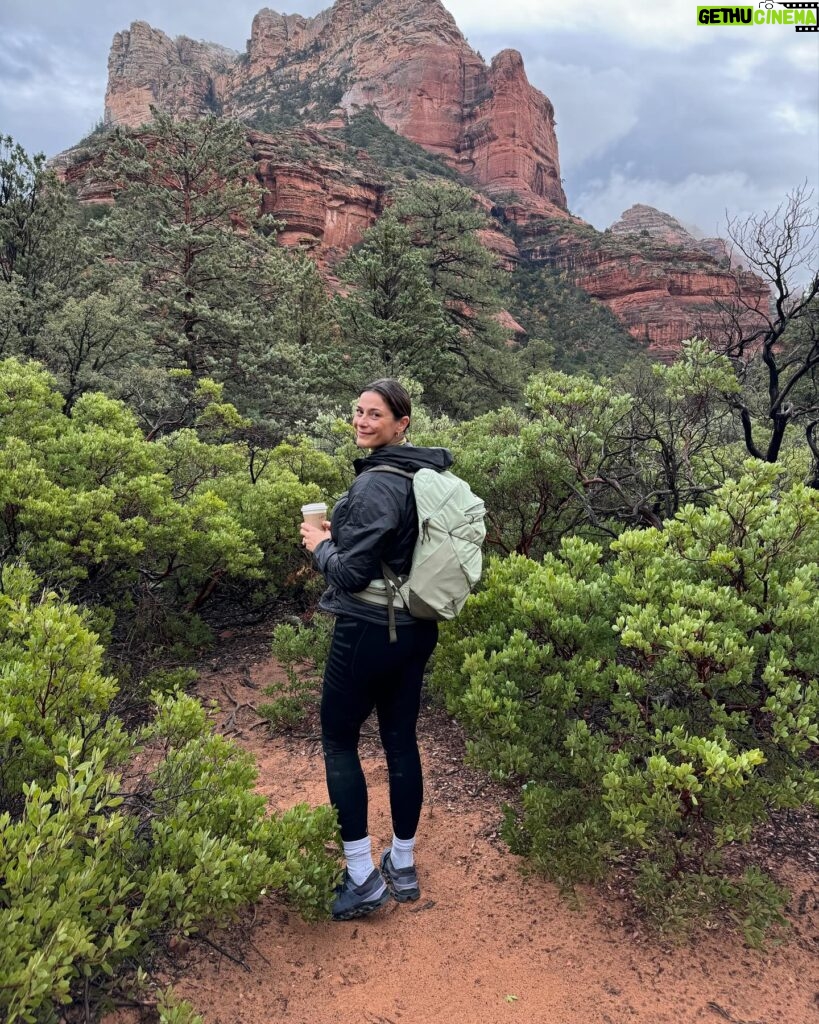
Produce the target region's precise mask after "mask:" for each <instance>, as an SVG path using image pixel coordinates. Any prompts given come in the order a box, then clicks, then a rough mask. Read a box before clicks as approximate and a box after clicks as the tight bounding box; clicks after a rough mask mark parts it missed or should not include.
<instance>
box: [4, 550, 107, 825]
mask: <svg viewBox="0 0 819 1024" xmlns="http://www.w3.org/2000/svg"><path fill="white" fill-rule="evenodd" d="M103 654H104V652H103V649H102V647H101V646H100V645H99V643H98V642H97V637H96V636H95V635H94V634H93V633H92V632H91V631H90V630H89V629H88V625H87V621H86V616H84V615H83V614H82V613H81V612H79V611H77V610H76V609H74V608H71V607H70V606H67V605H66V604H65V602H61V601H60V600H59V599H58V598H57V595H56V594H54V593H46V594H43V595H41V596H40V595H39V586H38V581H37V578H36V577H35V576H34V574H33V573H32V572H31V571H30V570H29V569H28V568H27V567H25V566H24V565H19V566H6V567H5V568H4V569H2V571H1V572H0V664H2V670H0V807H3V806H5V807H9V808H15V807H17V806H18V804H19V801H20V800H21V798H22V796H23V793H24V790H25V787H26V784H30V783H32V782H37V783H38V784H39V785H41V786H44V787H46V788H48V786H50V785H51V783H52V782H53V780H54V775H55V757H64V756H66V754H67V752H68V747H69V745H70V744H71V743H74V742H77V740H78V738H79V742H80V744H81V752H82V754H83V756H84V757H88V756H90V755H91V754H92V752H94V751H96V750H104V751H105V753H106V757H107V758H108V759H109V763H112V762H116V761H122V760H123V758H124V756H125V753H126V750H127V737H126V736H125V735H124V734H123V732H122V729H121V727H120V725H119V723H118V722H117V721H115V720H111V721H106V713H107V711H108V707H109V705H110V703H111V700H112V698H113V696H114V694H115V693H116V689H117V685H116V681H115V680H114V679H112V678H111V677H110V676H106V675H103V673H102V659H103Z"/></svg>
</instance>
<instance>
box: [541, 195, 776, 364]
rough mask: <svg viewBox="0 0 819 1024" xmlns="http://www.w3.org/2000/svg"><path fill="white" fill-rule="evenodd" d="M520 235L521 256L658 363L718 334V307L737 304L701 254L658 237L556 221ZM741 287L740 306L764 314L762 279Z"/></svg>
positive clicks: (720, 273)
mask: <svg viewBox="0 0 819 1024" xmlns="http://www.w3.org/2000/svg"><path fill="white" fill-rule="evenodd" d="M662 216H667V215H662ZM669 219H671V220H673V218H669ZM523 230H524V234H526V235H527V238H526V239H525V240H524V241H522V243H521V253H522V255H523V256H524V257H526V258H528V259H532V260H534V261H535V262H538V263H546V264H548V265H549V266H552V267H554V268H555V269H557V270H562V271H565V272H566V274H567V276H568V277H569V279H570V280H571V282H572V283H573V284H575V285H576V286H577V287H579V288H582V289H583V290H584V291H586V292H588V294H589V295H591V296H593V297H594V298H596V299H599V300H600V301H601V302H603V303H604V304H605V305H606V306H607V307H608V308H609V309H610V310H611V311H612V313H614V315H615V316H616V317H617V319H618V320H619V321H620V322H621V323H622V324H623V326H624V327H625V328H626V329H627V330H628V332H629V333H630V334H631V335H632V336H633V337H634V338H637V339H638V340H640V341H643V342H646V343H647V345H648V348H649V350H651V351H653V352H655V353H656V354H657V355H659V356H661V357H662V358H673V357H674V356H675V355H676V353H677V352H678V351H679V348H680V343H681V342H682V341H684V340H685V339H687V338H691V337H693V336H695V335H699V336H703V335H708V334H709V333H711V334H713V333H714V332H716V331H717V330H718V329H719V327H720V323H721V320H720V312H719V303H723V304H731V303H732V302H734V301H735V300H736V297H737V277H736V276H735V274H734V273H733V272H731V271H729V269H728V266H727V263H726V262H725V261H724V260H717V259H715V258H714V257H713V256H712V255H710V254H709V253H708V252H706V251H705V250H704V249H702V248H698V247H695V246H694V247H691V246H689V247H684V246H682V245H669V244H668V243H667V242H666V241H665V240H664V239H663V238H661V237H656V236H655V238H650V237H649V238H646V237H644V236H642V237H641V236H634V235H620V236H618V235H614V234H612V233H603V234H601V233H599V232H597V231H594V229H592V228H590V227H589V226H588V225H580V224H574V225H572V226H571V227H570V228H569V229H568V230H567V226H566V225H565V224H562V223H560V222H551V223H550V224H541V225H540V227H539V228H538V227H537V226H536V225H535V224H531V225H529V226H528V227H527V228H524V229H523ZM681 230H682V229H681ZM739 282H740V286H741V288H742V295H743V299H744V301H746V302H751V303H752V304H753V305H754V306H755V307H756V308H757V309H759V310H760V311H762V310H765V309H767V306H768V303H769V301H770V294H769V291H768V287H767V285H766V284H765V282H764V281H762V279H761V278H759V277H756V276H755V275H753V274H750V273H747V272H740V273H739Z"/></svg>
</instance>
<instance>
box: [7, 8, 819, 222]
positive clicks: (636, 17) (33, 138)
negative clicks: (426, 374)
mask: <svg viewBox="0 0 819 1024" xmlns="http://www.w3.org/2000/svg"><path fill="white" fill-rule="evenodd" d="M262 6H263V4H262V3H259V2H258V0H256V2H247V0H232V2H231V3H230V4H226V3H224V0H197V2H196V3H193V2H191V0H177V2H176V3H175V4H174V5H170V4H168V3H167V2H160V0H75V2H74V3H72V4H66V3H65V2H64V0H2V7H0V132H2V133H3V134H10V135H12V136H13V137H14V138H15V139H16V140H17V141H18V142H20V143H21V144H22V145H23V146H25V148H26V149H28V150H29V151H32V152H33V151H37V150H42V151H44V152H45V153H47V154H48V155H49V156H52V155H54V154H55V153H57V152H59V151H60V150H62V149H65V148H67V147H68V146H70V145H72V144H73V143H75V142H77V141H78V140H79V139H80V138H81V137H82V136H83V135H85V134H86V133H87V132H88V131H90V130H91V128H93V127H94V125H95V124H96V123H97V122H98V121H99V119H100V118H101V117H102V113H103V100H104V95H105V84H106V77H107V58H108V51H109V48H110V45H111V40H112V37H113V35H114V33H115V32H118V31H121V30H122V29H125V28H128V27H129V25H130V23H131V22H132V21H135V20H142V21H147V22H149V23H150V24H151V25H153V26H154V27H155V28H159V29H162V30H163V31H164V32H166V33H167V34H168V35H170V36H176V35H183V34H184V35H188V36H191V37H192V38H194V39H207V40H209V41H212V42H216V43H221V44H222V45H224V46H229V47H232V48H233V49H235V50H243V49H244V47H245V42H246V40H247V39H248V37H249V35H250V26H251V22H252V20H253V15H254V14H255V13H256V12H257V11H258V10H259V9H260V8H261V7H262ZM326 6H328V4H327V3H326V2H321V0H318V2H313V0H292V2H291V3H289V4H288V6H287V8H286V10H287V11H288V12H290V13H292V12H293V11H295V12H298V13H301V14H304V15H311V14H315V13H316V12H317V11H319V10H321V9H322V8H323V7H326ZM445 6H446V7H447V8H448V9H449V10H450V11H451V12H452V14H453V15H454V17H455V19H456V21H457V22H458V25H459V27H460V28H461V30H462V31H463V33H464V35H465V36H466V37H467V39H468V40H469V42H470V44H471V45H472V46H473V47H474V48H475V49H476V50H478V51H479V52H480V53H481V54H482V55H483V57H484V59H486V60H487V61H489V60H490V59H491V58H492V57H493V56H494V55H495V54H496V53H497V52H498V51H499V50H501V49H504V48H506V47H513V48H515V49H517V50H520V51H521V53H522V54H523V57H524V61H525V64H526V70H527V74H528V76H529V79H530V81H531V82H532V83H533V84H534V85H536V86H537V87H538V88H539V89H541V90H542V91H543V92H544V93H546V95H547V96H549V98H550V99H551V100H552V102H553V104H554V107H555V116H556V119H557V134H558V142H559V145H560V158H561V173H562V174H563V177H564V179H565V180H564V187H565V189H566V193H567V196H568V199H569V206H570V208H571V210H572V211H573V212H574V213H576V214H578V215H579V216H581V217H584V218H586V219H587V220H588V221H590V222H591V223H592V224H594V225H595V227H597V228H601V229H602V228H604V227H607V226H608V225H609V224H610V223H611V222H612V221H613V220H615V219H617V217H618V216H619V215H620V213H622V211H623V210H625V209H626V208H627V207H629V206H631V205H632V204H633V203H638V202H641V203H647V204H649V205H651V206H656V207H658V208H659V209H662V210H665V211H667V212H668V213H671V214H673V215H674V216H676V217H678V218H679V219H680V220H682V221H684V222H686V223H688V224H693V225H696V226H698V227H699V228H701V229H702V230H703V231H705V232H706V233H708V234H712V233H716V231H717V230H718V228H719V227H720V226H721V225H722V224H723V223H724V215H725V211H726V209H727V210H728V211H729V212H730V213H731V214H732V215H742V214H745V213H751V212H760V211H761V210H763V209H772V208H773V207H775V206H776V205H777V204H778V203H779V202H780V201H781V200H782V198H783V197H784V195H785V193H786V192H787V191H788V190H789V189H791V188H793V187H794V186H795V185H797V184H799V183H801V182H804V181H805V180H807V181H808V183H809V184H810V185H812V186H814V187H817V186H819V33H816V34H813V33H797V32H795V31H794V28H793V27H792V26H773V25H770V26H769V25H765V26H753V27H748V28H744V27H743V28H735V29H732V28H724V27H713V28H712V27H702V26H698V25H697V24H696V15H695V11H696V0H664V2H663V4H657V3H656V0H589V2H587V3H585V4H569V3H567V2H566V0H507V2H506V3H505V4H502V5H500V4H497V3H496V2H494V0H493V2H488V0H445Z"/></svg>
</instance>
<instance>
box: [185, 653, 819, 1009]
mask: <svg viewBox="0 0 819 1024" xmlns="http://www.w3.org/2000/svg"><path fill="white" fill-rule="evenodd" d="M257 657H258V655H257ZM220 662H221V663H220V664H219V665H216V663H214V666H213V668H212V670H211V671H208V672H205V674H204V675H203V677H202V680H201V683H200V686H199V692H200V694H201V696H202V697H203V698H206V699H209V698H215V699H216V700H218V701H219V702H220V704H221V706H222V707H223V708H224V709H225V713H226V714H227V713H229V712H230V711H231V709H232V707H233V705H232V704H231V701H230V700H228V699H226V696H225V689H224V688H225V687H227V690H228V692H229V693H230V695H231V696H232V698H234V699H235V701H237V702H238V703H240V704H241V703H244V702H246V701H249V702H253V701H258V700H259V698H260V689H261V687H263V686H264V685H267V684H268V683H269V682H270V681H271V680H272V679H273V678H274V676H275V674H276V673H277V672H279V671H280V670H279V669H278V667H277V666H276V665H275V663H274V662H272V661H270V660H267V659H262V660H256V661H255V662H254V661H252V660H250V661H248V662H246V663H245V664H242V663H241V662H239V663H238V664H237V662H236V661H234V662H233V663H232V664H231V665H230V666H229V667H227V668H226V667H225V659H224V658H222V659H220ZM224 720H225V715H223V716H222V721H223V722H224ZM254 721H255V716H254V715H253V713H252V711H249V710H247V709H245V710H242V711H240V712H238V714H235V715H234V722H235V724H236V725H237V726H238V734H237V737H236V738H237V739H238V741H239V742H240V743H242V744H243V745H245V746H247V747H248V748H250V749H252V750H253V752H254V753H255V755H256V757H257V758H258V762H259V768H260V788H261V790H262V791H263V792H264V794H265V795H266V796H267V798H268V800H269V802H270V805H271V807H272V808H276V809H284V808H286V807H289V806H291V805H292V804H294V803H297V802H299V801H302V800H306V801H309V802H311V803H322V802H324V801H325V799H326V794H325V789H324V778H323V768H322V762H321V754H320V749H319V744H318V741H317V738H314V737H312V736H311V735H308V736H306V737H303V738H271V737H269V736H268V735H267V731H266V729H263V728H256V729H253V728H252V724H253V722H254ZM309 729H312V726H311V727H309ZM419 735H420V738H421V753H422V759H423V761H424V766H425V772H426V784H427V800H426V804H425V808H424V812H423V816H422V820H421V826H420V830H419V842H418V847H417V859H418V864H419V872H420V879H421V886H422V896H421V899H420V901H419V902H418V903H415V904H405V905H398V904H395V903H390V904H388V905H387V907H386V908H385V909H384V910H382V911H379V912H378V913H377V914H374V915H373V916H372V917H369V918H366V919H363V920H360V921H357V922H356V921H352V922H345V923H334V922H322V923H320V924H305V923H304V922H302V921H300V920H299V918H298V917H297V916H296V915H295V914H293V913H291V912H289V911H287V910H285V909H283V908H282V907H281V906H277V905H275V904H267V905H265V906H263V907H261V908H259V909H258V910H257V912H256V914H255V921H254V922H253V923H252V924H251V923H250V922H244V923H243V924H242V925H240V926H239V927H237V928H234V929H232V930H231V931H230V932H228V933H225V934H224V935H222V936H219V937H218V938H219V942H220V943H222V942H223V943H224V947H225V948H226V949H227V950H229V951H230V952H231V953H232V954H233V955H234V956H236V957H237V958H240V959H242V960H243V961H244V966H241V965H239V964H236V963H234V962H232V961H231V960H230V959H228V958H227V957H226V956H225V955H221V954H220V953H219V952H217V951H215V950H214V949H212V948H210V947H208V946H206V945H202V944H199V943H197V944H195V945H194V946H193V947H192V948H191V950H190V951H189V952H188V953H187V954H186V956H185V957H184V958H181V959H179V960H178V961H177V962H176V964H175V968H176V970H175V972H174V973H175V974H176V977H175V978H174V979H173V980H174V981H175V984H176V989H177V992H178V993H179V994H180V995H182V996H184V997H185V998H188V999H190V1000H191V1002H193V1004H194V1005H195V1006H196V1007H197V1008H198V1009H199V1010H200V1011H201V1012H202V1013H203V1014H204V1018H205V1021H206V1024H268V1022H270V1021H282V1022H285V1024H288V1022H292V1024H359V1022H360V1024H498V1022H503V1024H505V1022H507V1021H508V1022H510V1024H512V1022H514V1024H694V1022H704V1024H721V1022H733V1024H812V1022H817V1024H819V955H817V954H819V874H817V871H816V868H817V861H816V859H814V860H813V864H812V868H813V870H810V868H811V864H810V861H809V857H810V856H812V854H806V853H805V851H804V850H803V851H802V852H801V853H800V854H799V855H798V857H796V858H793V857H791V856H790V855H784V856H782V858H781V861H780V867H781V871H780V877H781V878H783V879H785V878H787V880H788V881H789V883H790V885H791V889H792V891H793V892H794V893H795V898H794V901H793V909H792V912H791V919H792V922H793V925H794V935H793V938H792V940H791V942H790V943H789V944H788V945H787V946H786V947H783V948H780V949H778V950H774V951H772V952H768V953H764V954H762V953H758V952H754V951H751V950H748V949H746V948H744V946H743V944H742V940H741V938H739V937H737V936H735V935H732V934H728V933H726V932H724V931H719V932H716V933H711V934H708V935H706V936H705V937H704V938H702V939H700V940H699V941H698V942H697V943H696V944H695V945H694V946H692V947H685V948H673V947H671V946H663V947H662V948H661V947H659V946H657V944H656V943H655V942H653V941H652V940H651V939H650V938H649V937H647V936H646V934H645V933H644V931H643V930H642V929H640V928H639V927H637V926H635V925H634V923H633V922H629V921H628V920H627V919H626V918H627V915H626V913H625V910H624V908H623V906H622V905H620V904H618V902H617V900H616V897H615V896H609V895H608V894H605V895H604V894H602V893H598V892H595V891H593V890H590V891H587V892H585V893H584V898H583V905H582V907H581V909H579V910H575V909H571V908H570V907H569V906H568V905H567V903H566V902H565V901H564V900H562V899H561V898H560V896H559V894H558V892H557V889H556V888H555V887H554V886H553V885H551V884H549V883H547V882H544V881H542V880H539V879H536V878H531V877H526V876H524V875H523V874H522V873H521V871H520V870H519V867H520V861H519V859H518V858H516V857H514V856H512V855H511V854H510V853H509V852H508V850H506V849H505V847H504V846H503V844H502V842H500V840H499V839H498V838H497V830H498V827H499V823H500V819H501V810H500V803H499V800H500V799H501V798H502V794H501V793H500V791H498V790H497V789H496V788H495V787H493V786H492V785H491V784H488V783H487V782H486V780H485V779H484V778H483V777H482V776H481V775H479V774H478V773H475V772H472V771H470V770H469V769H465V768H464V767H463V766H462V763H461V754H462V749H463V746H462V738H461V736H460V733H459V731H458V729H457V727H456V726H455V725H454V724H453V723H451V722H450V721H449V720H448V719H447V718H446V717H445V716H444V715H442V714H441V713H440V712H439V711H436V710H433V709H429V708H426V709H425V710H424V712H423V713H422V718H421V723H420V727H419ZM362 753H363V757H362V760H363V763H364V769H365V772H366V775H367V778H368V782H369V786H370V830H371V833H372V835H373V837H374V843H375V852H376V856H377V855H378V854H379V853H380V850H381V848H382V845H383V844H384V843H385V842H386V841H387V840H388V838H389V836H390V835H391V828H390V823H389V817H388V797H387V773H386V768H385V766H384V762H383V756H382V755H381V753H380V748H379V747H378V745H377V740H375V739H368V740H366V741H365V744H364V747H363V751H362ZM816 852H819V851H814V853H816ZM214 938H215V937H214Z"/></svg>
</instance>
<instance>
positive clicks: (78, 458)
mask: <svg viewBox="0 0 819 1024" xmlns="http://www.w3.org/2000/svg"><path fill="white" fill-rule="evenodd" d="M197 387H198V388H199V391H200V392H201V395H202V401H203V402H204V407H203V409H202V410H201V412H200V415H199V426H198V428H197V429H198V431H199V432H197V430H194V429H184V430H178V431H176V432H174V433H172V434H170V435H167V436H165V437H162V438H160V439H159V440H156V441H149V440H146V439H145V438H144V437H143V436H142V433H141V431H140V429H139V427H138V425H137V422H136V419H135V417H134V415H133V414H132V413H131V412H130V411H129V410H128V409H127V408H126V407H125V406H124V405H123V404H122V403H121V402H118V401H114V400H113V399H110V398H106V397H105V396H104V395H100V394H92V393H89V394H85V395H83V396H82V397H81V398H79V399H78V400H77V402H76V403H75V405H74V407H73V409H72V412H71V415H70V416H69V415H66V414H65V413H64V412H62V411H61V404H62V403H61V399H60V396H59V395H58V394H57V393H56V391H54V390H53V381H52V379H51V378H50V376H49V375H48V374H47V373H46V372H45V371H44V370H42V368H40V367H39V366H38V365H37V364H22V363H19V362H18V361H16V360H13V359H9V360H6V361H4V362H0V442H2V445H0V507H3V508H4V510H5V513H4V515H3V517H2V518H0V548H2V549H3V550H4V552H5V553H6V557H7V558H15V557H18V556H20V555H21V554H22V553H23V552H25V557H26V559H27V561H28V562H29V564H30V565H31V567H32V568H33V569H34V571H35V572H36V573H38V574H39V575H41V576H42V577H44V578H46V579H47V580H48V581H49V584H50V585H51V586H54V587H58V586H59V587H61V588H63V589H64V590H65V591H66V592H68V593H69V594H70V596H71V597H72V598H74V599H76V600H79V601H82V602H83V604H85V605H86V606H89V607H92V608H103V607H104V608H105V609H107V611H106V612H105V615H107V616H108V620H107V621H108V627H109V629H112V630H113V629H114V627H116V629H115V630H114V632H113V634H112V635H117V636H121V635H122V634H123V633H124V632H126V631H129V632H130V633H131V634H134V633H135V634H141V635H142V636H143V637H145V636H148V637H152V638H153V639H154V640H156V639H162V638H167V637H169V636H170V637H172V636H174V635H175V634H179V633H180V628H179V620H180V619H181V620H182V623H183V628H182V630H181V632H182V633H183V634H184V633H188V634H191V629H192V627H191V618H192V616H193V615H195V613H197V612H198V611H199V610H200V609H201V608H203V607H204V606H205V605H206V603H207V602H208V601H209V600H210V598H211V597H212V596H213V594H214V593H216V592H217V591H218V590H220V589H224V588H226V587H229V586H232V587H233V588H234V589H236V588H242V589H243V590H244V592H245V593H247V591H248V590H255V591H257V592H259V593H260V594H261V595H263V596H264V597H266V598H270V597H271V596H273V595H275V594H277V593H279V592H281V591H282V590H284V589H287V588H288V587H292V586H293V579H294V573H295V572H296V570H298V569H299V568H300V567H302V566H303V564H304V561H303V553H302V551H301V550H300V547H299V544H298V524H299V522H300V521H301V513H300V508H301V505H302V504H304V503H305V502H307V501H314V500H316V499H317V498H318V497H320V496H321V495H322V491H321V489H320V487H325V486H329V485H331V484H338V485H339V486H340V483H341V479H342V477H341V475H340V472H339V471H338V469H337V466H336V464H335V462H334V460H333V459H332V458H331V457H329V456H326V455H323V454H321V453H319V452H312V453H310V452H308V451H307V446H306V444H304V443H303V442H302V443H301V444H300V445H288V446H284V447H283V449H282V450H281V451H278V450H277V449H273V450H271V451H269V452H258V451H257V452H255V453H254V457H255V462H254V469H255V472H251V471H250V469H249V465H248V462H249V456H248V450H247V446H246V445H244V444H242V443H240V442H239V441H227V440H223V439H222V436H223V435H225V434H228V435H229V434H230V433H231V432H234V433H235V429H234V428H237V427H238V428H241V427H242V421H237V420H236V416H235V410H233V409H232V407H231V406H228V405H225V404H224V403H222V402H221V389H220V387H219V386H218V385H214V384H213V383H212V382H208V381H204V382H200V384H199V385H198V386H197ZM200 433H201V434H202V435H204V437H211V438H213V437H215V438H216V440H204V439H203V437H202V436H200ZM291 465H292V466H293V467H294V468H295V469H296V470H298V471H301V472H303V473H304V477H303V479H300V478H299V477H298V476H297V475H296V473H295V472H294V471H293V469H291V468H290V466H291ZM314 481H317V482H314ZM114 610H115V612H114ZM115 614H116V622H114V616H115ZM104 617H105V616H103V619H104ZM103 619H100V620H99V621H100V622H102V621H103ZM129 639H130V637H129Z"/></svg>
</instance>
